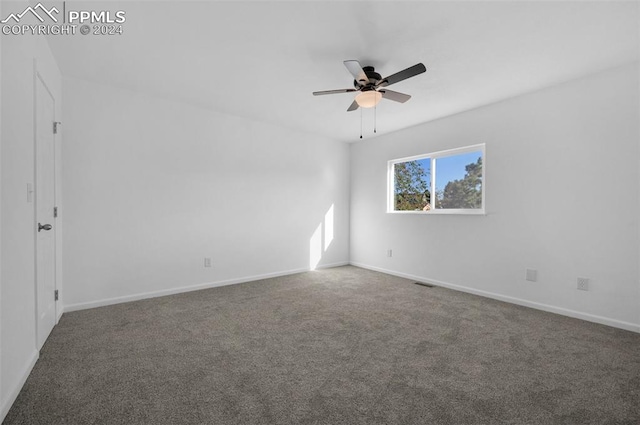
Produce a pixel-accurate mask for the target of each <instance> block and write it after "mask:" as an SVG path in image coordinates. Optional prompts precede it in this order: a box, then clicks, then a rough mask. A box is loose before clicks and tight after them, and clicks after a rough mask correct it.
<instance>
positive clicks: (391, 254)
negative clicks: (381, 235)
mask: <svg viewBox="0 0 640 425" xmlns="http://www.w3.org/2000/svg"><path fill="white" fill-rule="evenodd" d="M387 257H393V250H391V249H388V250H387Z"/></svg>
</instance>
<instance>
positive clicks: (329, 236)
mask: <svg viewBox="0 0 640 425" xmlns="http://www.w3.org/2000/svg"><path fill="white" fill-rule="evenodd" d="M332 241H333V204H332V205H331V207H330V208H329V211H327V213H326V214H325V215H324V250H325V251H326V250H327V249H328V248H329V245H331V242H332Z"/></svg>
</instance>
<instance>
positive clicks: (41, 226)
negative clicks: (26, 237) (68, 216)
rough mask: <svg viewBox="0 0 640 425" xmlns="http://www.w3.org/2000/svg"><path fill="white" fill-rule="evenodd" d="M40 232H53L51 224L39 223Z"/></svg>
mask: <svg viewBox="0 0 640 425" xmlns="http://www.w3.org/2000/svg"><path fill="white" fill-rule="evenodd" d="M40 230H51V225H50V224H40V223H38V232H39V231H40Z"/></svg>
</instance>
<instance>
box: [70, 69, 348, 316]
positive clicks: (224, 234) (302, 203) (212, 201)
mask: <svg viewBox="0 0 640 425" xmlns="http://www.w3.org/2000/svg"><path fill="white" fill-rule="evenodd" d="M64 93H65V106H64V107H65V110H64V114H65V123H64V129H65V142H64V146H63V153H62V155H63V162H64V168H63V182H62V185H63V187H64V195H63V196H64V203H65V210H64V211H63V214H62V218H63V223H64V226H65V239H64V247H63V251H64V266H63V267H64V277H65V294H64V303H65V309H66V310H67V311H69V310H73V309H79V308H87V307H91V306H96V305H104V304H109V303H113V302H118V301H125V300H131V299H137V298H141V297H146V296H151V295H160V294H167V293H172V292H178V291H184V290H187V289H194V288H199V287H201V286H212V285H217V284H224V283H233V282H238V281H244V280H250V279H255V278H257V277H262V276H271V275H278V274H286V273H292V272H296V271H303V270H308V269H309V266H310V254H311V253H312V252H313V250H311V251H312V252H310V241H312V237H313V235H314V232H315V231H316V229H317V228H318V226H319V225H320V224H321V223H322V222H323V221H324V219H325V214H326V212H327V211H328V210H329V209H330V208H331V206H332V205H333V206H334V207H333V211H334V220H333V221H334V228H333V233H334V240H333V241H332V242H331V244H330V245H329V246H328V248H327V250H326V251H324V246H323V247H322V252H321V254H322V258H321V259H320V262H319V266H327V265H334V264H346V263H348V261H349V257H348V256H349V247H348V238H349V169H348V167H349V148H348V146H346V145H345V144H343V143H339V142H334V141H331V140H327V139H322V138H319V137H314V136H310V135H307V134H301V133H298V132H295V131H292V130H288V129H285V128H277V127H273V126H270V125H266V124H263V123H259V122H253V121H248V120H245V119H241V118H238V117H234V116H229V115H223V114H219V113H216V112H214V111H210V110H206V109H201V108H198V107H194V106H190V105H187V104H183V103H178V102H173V101H170V100H165V99H160V98H154V97H150V96H147V95H143V94H140V93H137V92H132V91H128V90H121V89H117V88H114V87H108V86H103V85H99V84H95V83H90V82H86V81H82V80H78V79H65V80H64ZM313 241H314V242H315V244H316V245H319V244H320V243H322V241H321V240H315V239H314V240H313ZM204 257H211V258H212V259H213V267H212V268H204V267H203V264H204Z"/></svg>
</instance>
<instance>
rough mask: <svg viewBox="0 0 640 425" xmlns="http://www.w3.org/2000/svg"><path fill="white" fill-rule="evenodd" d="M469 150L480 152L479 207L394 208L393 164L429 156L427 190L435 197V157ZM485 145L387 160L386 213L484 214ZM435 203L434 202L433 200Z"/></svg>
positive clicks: (463, 152) (469, 151)
mask: <svg viewBox="0 0 640 425" xmlns="http://www.w3.org/2000/svg"><path fill="white" fill-rule="evenodd" d="M471 152H481V154H482V207H481V208H446V209H444V208H432V209H430V210H428V211H402V210H401V211H397V210H396V209H395V173H394V166H395V165H396V164H399V163H402V162H409V161H416V160H420V159H425V158H429V159H430V161H431V178H430V180H431V181H430V185H429V191H430V192H431V193H432V194H433V195H432V197H433V198H435V193H436V191H435V188H436V174H437V170H436V159H438V158H444V157H448V156H454V155H460V154H465V153H471ZM485 176H486V146H485V144H484V143H478V144H476V145H470V146H463V147H459V148H453V149H446V150H442V151H437V152H431V153H427V154H420V155H414V156H407V157H404V158H397V159H392V160H389V161H387V213H389V214H423V215H434V214H435V215H439V214H456V215H486V212H485V210H486V205H485V193H486V190H485V189H486V179H485ZM434 205H435V202H434Z"/></svg>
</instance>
